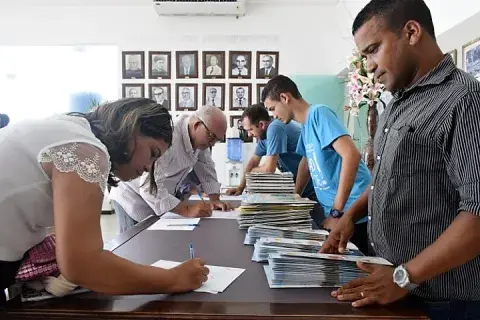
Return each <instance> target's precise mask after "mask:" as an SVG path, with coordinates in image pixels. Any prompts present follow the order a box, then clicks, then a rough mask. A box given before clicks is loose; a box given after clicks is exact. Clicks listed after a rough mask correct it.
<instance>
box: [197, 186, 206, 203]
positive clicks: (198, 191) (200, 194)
mask: <svg viewBox="0 0 480 320" xmlns="http://www.w3.org/2000/svg"><path fill="white" fill-rule="evenodd" d="M197 193H198V196H199V197H200V199H201V200H202V201H203V203H205V200H203V197H202V193H201V192H200V190H198V188H197Z"/></svg>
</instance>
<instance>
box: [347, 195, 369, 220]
mask: <svg viewBox="0 0 480 320" xmlns="http://www.w3.org/2000/svg"><path fill="white" fill-rule="evenodd" d="M369 192H370V186H368V187H367V188H366V189H365V191H364V192H363V193H362V195H361V196H360V197H359V198H358V199H357V201H355V202H354V203H353V204H352V205H351V206H350V208H349V209H348V210H347V211H346V212H345V217H347V218H349V219H351V220H352V221H353V223H355V222H357V221H358V220H360V219H362V218H364V217H365V216H366V215H367V214H368V193H369Z"/></svg>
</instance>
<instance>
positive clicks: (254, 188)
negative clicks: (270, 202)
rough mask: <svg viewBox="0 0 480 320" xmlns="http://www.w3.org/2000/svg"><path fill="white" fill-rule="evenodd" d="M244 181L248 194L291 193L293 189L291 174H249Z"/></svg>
mask: <svg viewBox="0 0 480 320" xmlns="http://www.w3.org/2000/svg"><path fill="white" fill-rule="evenodd" d="M246 179H247V185H246V189H247V192H249V193H293V189H294V188H295V183H294V182H293V174H292V173H291V172H282V173H264V172H249V173H247V175H246Z"/></svg>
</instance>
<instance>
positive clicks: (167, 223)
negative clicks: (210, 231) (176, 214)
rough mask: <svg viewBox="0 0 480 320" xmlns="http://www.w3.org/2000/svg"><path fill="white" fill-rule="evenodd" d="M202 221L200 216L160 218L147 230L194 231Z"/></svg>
mask: <svg viewBox="0 0 480 320" xmlns="http://www.w3.org/2000/svg"><path fill="white" fill-rule="evenodd" d="M199 222H200V218H191V219H185V218H183V217H182V219H160V220H158V221H157V222H155V223H154V224H152V225H151V226H150V227H148V229H147V230H183V231H192V230H193V229H195V227H196V226H197V225H198V223H199Z"/></svg>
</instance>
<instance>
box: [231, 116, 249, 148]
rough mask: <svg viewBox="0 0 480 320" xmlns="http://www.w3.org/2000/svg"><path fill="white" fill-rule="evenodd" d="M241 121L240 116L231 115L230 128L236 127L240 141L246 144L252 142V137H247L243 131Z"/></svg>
mask: <svg viewBox="0 0 480 320" xmlns="http://www.w3.org/2000/svg"><path fill="white" fill-rule="evenodd" d="M241 119H242V116H241V115H231V116H230V128H234V127H236V128H237V129H238V131H239V133H240V139H242V141H243V142H246V143H249V142H253V137H249V136H248V133H247V131H246V130H245V129H243V124H242V120H241Z"/></svg>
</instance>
